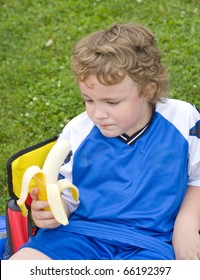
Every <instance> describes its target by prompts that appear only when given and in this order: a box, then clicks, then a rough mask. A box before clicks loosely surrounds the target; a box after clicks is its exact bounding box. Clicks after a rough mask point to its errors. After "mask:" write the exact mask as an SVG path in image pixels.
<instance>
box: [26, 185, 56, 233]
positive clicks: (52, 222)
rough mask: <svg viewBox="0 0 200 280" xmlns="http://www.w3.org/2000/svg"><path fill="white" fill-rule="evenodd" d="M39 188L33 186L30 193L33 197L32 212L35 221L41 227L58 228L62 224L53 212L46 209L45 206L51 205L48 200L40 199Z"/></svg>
mask: <svg viewBox="0 0 200 280" xmlns="http://www.w3.org/2000/svg"><path fill="white" fill-rule="evenodd" d="M38 194H39V189H38V188H33V189H32V190H31V191H30V195H31V198H32V200H33V201H32V204H31V213H32V218H33V221H34V222H35V224H36V226H37V227H39V228H51V229H53V228H56V227H58V226H59V225H60V224H59V223H58V222H57V221H56V219H55V218H54V216H53V214H52V212H51V211H50V210H49V211H46V210H45V211H44V208H47V207H49V205H48V201H41V200H39V199H38Z"/></svg>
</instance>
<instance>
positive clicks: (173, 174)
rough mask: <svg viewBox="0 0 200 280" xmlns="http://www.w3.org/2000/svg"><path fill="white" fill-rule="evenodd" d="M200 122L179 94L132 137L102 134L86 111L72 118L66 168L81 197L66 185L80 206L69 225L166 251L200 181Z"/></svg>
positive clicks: (67, 134) (66, 136)
mask: <svg viewBox="0 0 200 280" xmlns="http://www.w3.org/2000/svg"><path fill="white" fill-rule="evenodd" d="M199 128H200V115H199V112H198V111H197V110H196V109H195V108H194V107H193V106H192V105H190V104H189V103H186V102H183V101H178V100H172V99H168V100H166V101H165V102H163V103H160V102H159V103H157V104H156V106H155V111H154V114H153V117H152V119H151V121H150V123H149V124H148V125H147V126H146V127H145V128H144V129H142V130H141V131H139V132H138V133H136V134H135V135H133V136H132V137H128V136H127V135H120V136H119V137H115V138H107V137H105V136H103V135H102V134H101V132H100V131H99V129H98V128H97V127H96V126H95V125H94V124H93V122H92V121H91V120H90V119H89V117H88V116H87V114H86V112H84V113H82V114H80V115H79V116H77V117H76V118H74V119H73V120H72V121H70V122H69V123H68V124H67V126H66V127H65V128H64V130H63V132H62V134H61V135H60V139H67V140H69V142H70V144H71V148H72V151H71V152H72V156H71V158H70V160H69V161H68V162H67V163H66V164H64V165H63V166H62V169H61V175H62V176H64V177H66V178H67V179H70V180H71V181H72V182H73V184H75V185H76V186H77V187H78V189H79V191H80V204H79V206H78V207H77V205H76V204H75V203H74V202H73V201H72V199H71V197H70V195H69V193H68V191H65V192H64V194H63V197H64V198H65V199H66V200H67V201H68V204H69V206H70V209H71V211H73V213H72V215H71V217H70V223H69V225H68V226H67V227H65V230H66V231H70V232H73V233H81V234H83V235H86V236H92V237H96V238H100V239H102V240H107V241H109V242H110V243H112V244H118V243H125V244H130V245H132V246H135V247H139V248H144V249H149V250H154V251H160V252H162V254H163V255H165V256H166V257H167V255H169V254H170V248H169V244H170V243H171V239H172V231H173V226H174V221H175V218H176V215H177V213H178V211H179V208H180V205H181V202H182V200H183V198H184V195H185V192H186V188H187V186H188V185H192V186H200V129H199ZM76 208H77V209H76ZM74 210H75V211H74Z"/></svg>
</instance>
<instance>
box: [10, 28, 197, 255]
mask: <svg viewBox="0 0 200 280" xmlns="http://www.w3.org/2000/svg"><path fill="white" fill-rule="evenodd" d="M72 66H73V70H74V73H75V76H76V77H77V81H78V84H79V87H80V91H81V95H82V97H83V99H84V101H85V104H86V112H84V113H82V114H80V115H79V116H77V117H76V118H74V119H73V120H72V121H70V122H69V123H68V124H67V125H66V127H65V128H64V130H63V132H62V134H61V135H60V139H68V140H69V142H70V144H71V151H72V156H71V158H70V160H69V161H68V162H67V163H65V164H64V165H63V166H62V168H61V171H60V174H61V175H62V176H63V177H66V178H67V179H70V180H71V181H72V182H73V184H75V185H76V186H77V187H78V188H79V192H80V203H79V204H77V203H75V202H74V201H73V199H72V198H71V196H70V194H69V193H68V192H67V191H64V192H63V203H64V205H65V208H66V211H67V213H68V216H70V222H69V225H67V226H60V225H59V224H58V223H57V222H56V220H55V219H54V217H53V215H52V213H51V211H43V210H42V209H43V208H45V207H47V202H46V201H39V200H38V189H37V188H35V189H33V190H32V192H31V195H32V198H33V203H32V216H33V219H34V221H35V223H36V225H37V226H38V227H39V228H40V229H39V230H38V232H37V234H36V236H34V237H31V238H30V240H29V241H28V242H27V244H25V245H24V246H23V247H22V248H21V249H20V250H19V251H18V252H17V253H16V254H15V255H13V256H12V257H11V259H66V260H72V259H77V260H83V259H95V260H97V259H98V260H109V259H110V260H112V259H115V260H116V259H118V260H120V259H122V260H126V259H130V260H131V259H132V260H133V259H135V260H155V259H157V260H167V259H169V260H173V259H200V235H199V230H200V156H199V155H200V115H199V113H198V111H197V110H196V109H195V107H194V106H192V105H190V104H188V103H186V102H183V101H179V100H172V99H167V86H168V77H167V73H166V70H165V67H164V66H163V64H162V63H161V60H160V52H159V50H158V48H157V46H156V43H155V39H154V36H153V34H152V33H151V31H149V30H148V29H147V28H145V27H143V26H140V25H137V24H114V25H112V26H111V27H109V29H108V30H102V31H98V32H95V33H93V34H91V35H89V36H88V37H86V38H83V39H82V40H81V41H80V42H78V43H77V44H76V46H75V48H74V50H73V55H72Z"/></svg>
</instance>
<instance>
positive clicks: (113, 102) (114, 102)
mask: <svg viewBox="0 0 200 280" xmlns="http://www.w3.org/2000/svg"><path fill="white" fill-rule="evenodd" d="M108 104H110V105H117V104H119V101H108Z"/></svg>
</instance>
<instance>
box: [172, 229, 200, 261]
mask: <svg viewBox="0 0 200 280" xmlns="http://www.w3.org/2000/svg"><path fill="white" fill-rule="evenodd" d="M177 233H178V232H177ZM173 241H174V242H173V243H174V251H175V255H176V259H177V260H200V235H199V232H198V231H197V230H193V229H192V228H190V227H187V226H186V227H185V228H183V229H182V231H181V232H179V234H178V236H176V234H175V235H174V237H173Z"/></svg>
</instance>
